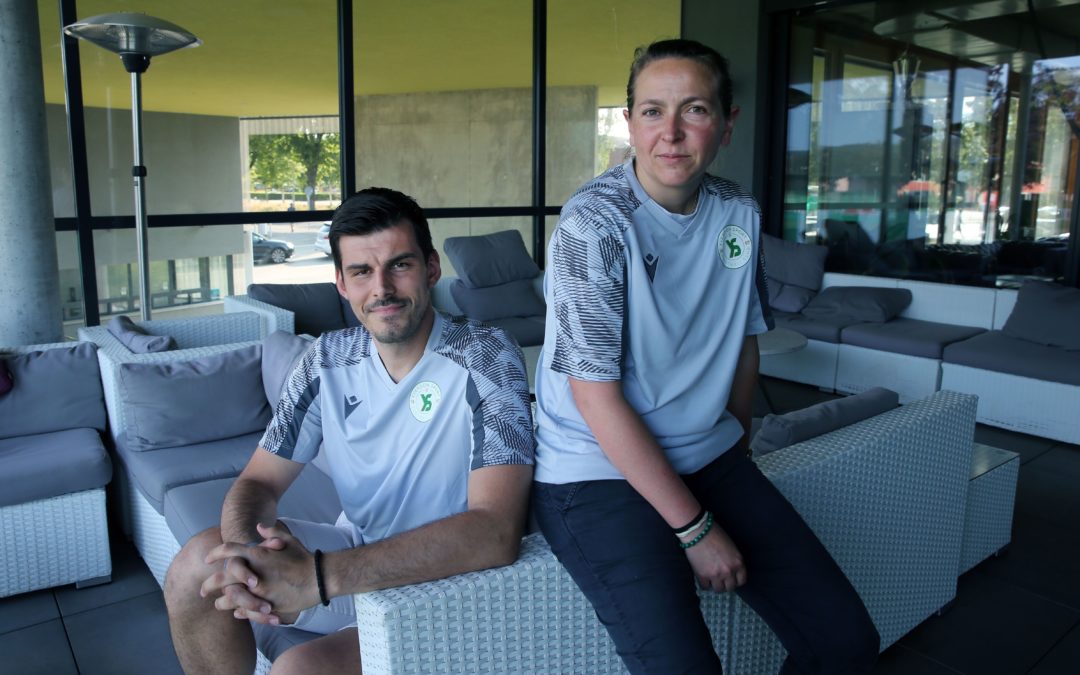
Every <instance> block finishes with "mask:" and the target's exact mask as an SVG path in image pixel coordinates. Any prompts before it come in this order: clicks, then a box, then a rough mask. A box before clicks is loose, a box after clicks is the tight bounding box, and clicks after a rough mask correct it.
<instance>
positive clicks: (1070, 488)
mask: <svg viewBox="0 0 1080 675" xmlns="http://www.w3.org/2000/svg"><path fill="white" fill-rule="evenodd" d="M1078 482H1080V481H1078V480H1077V478H1075V477H1073V476H1070V475H1068V474H1066V473H1061V472H1059V471H1053V470H1050V471H1047V470H1044V469H1042V468H1040V467H1039V465H1038V462H1037V461H1035V462H1031V463H1029V464H1026V465H1024V466H1021V467H1020V478H1019V480H1018V481H1017V485H1016V512H1017V513H1023V514H1026V515H1030V516H1036V517H1038V518H1042V519H1043V520H1046V521H1048V522H1051V523H1055V524H1057V525H1060V526H1062V527H1075V525H1076V523H1080V489H1077V483H1078Z"/></svg>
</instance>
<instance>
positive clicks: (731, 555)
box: [686, 524, 746, 593]
mask: <svg viewBox="0 0 1080 675" xmlns="http://www.w3.org/2000/svg"><path fill="white" fill-rule="evenodd" d="M686 557H687V558H688V559H689V560H690V567H691V568H693V570H694V574H695V575H696V576H697V580H698V585H700V586H701V587H702V588H704V589H711V590H714V591H716V592H717V593H720V592H723V591H733V590H735V589H736V588H738V587H739V586H742V585H743V584H745V583H746V567H745V565H743V559H742V554H741V553H739V549H738V548H737V547H736V546H735V542H733V541H731V537H729V536H727V533H726V532H724V530H722V529H721V528H720V526H719V525H715V524H714V525H713V526H712V529H711V530H709V532H708V534H706V535H705V536H704V537H703V538H702V539H701V541H699V542H698V543H697V544H695V545H693V546H691V547H690V548H688V549H686Z"/></svg>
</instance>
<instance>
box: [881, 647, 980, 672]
mask: <svg viewBox="0 0 1080 675" xmlns="http://www.w3.org/2000/svg"><path fill="white" fill-rule="evenodd" d="M912 673H919V675H958V673H959V671H956V670H953V669H952V668H949V667H948V666H944V665H942V664H940V663H936V662H934V661H931V660H930V659H928V658H926V657H925V656H923V655H922V654H919V653H918V652H914V651H912V650H910V649H908V648H907V647H905V646H904V645H901V644H894V645H892V646H891V647H889V648H888V649H886V650H885V651H883V652H882V653H881V656H879V657H878V662H877V666H875V667H874V675H912Z"/></svg>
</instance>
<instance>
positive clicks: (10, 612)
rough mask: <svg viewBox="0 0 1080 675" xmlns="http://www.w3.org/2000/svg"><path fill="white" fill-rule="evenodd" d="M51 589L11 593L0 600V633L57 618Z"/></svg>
mask: <svg viewBox="0 0 1080 675" xmlns="http://www.w3.org/2000/svg"><path fill="white" fill-rule="evenodd" d="M59 618H60V610H58V609H57V608H56V600H55V599H54V598H53V592H52V590H51V589H45V590H43V591H34V592H33V593H23V594H21V595H13V596H11V597H9V598H4V599H2V600H0V633H7V632H9V631H13V630H16V629H19V628H26V627H27V626H33V625H34V624H36V623H43V622H45V621H49V620H50V619H59Z"/></svg>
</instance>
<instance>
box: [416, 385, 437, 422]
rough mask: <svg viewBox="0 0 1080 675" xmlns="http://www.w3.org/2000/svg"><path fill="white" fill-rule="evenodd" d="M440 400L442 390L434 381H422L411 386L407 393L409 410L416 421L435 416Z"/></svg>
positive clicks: (423, 420)
mask: <svg viewBox="0 0 1080 675" xmlns="http://www.w3.org/2000/svg"><path fill="white" fill-rule="evenodd" d="M440 401H442V390H441V389H439V385H437V384H435V383H434V382H430V381H424V382H421V383H420V384H418V385H416V386H415V387H413V390H412V393H411V394H409V411H410V412H411V413H412V416H413V417H415V418H416V421H417V422H427V421H429V420H430V419H431V418H432V417H434V416H435V410H436V408H438V407H439V402H440Z"/></svg>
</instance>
